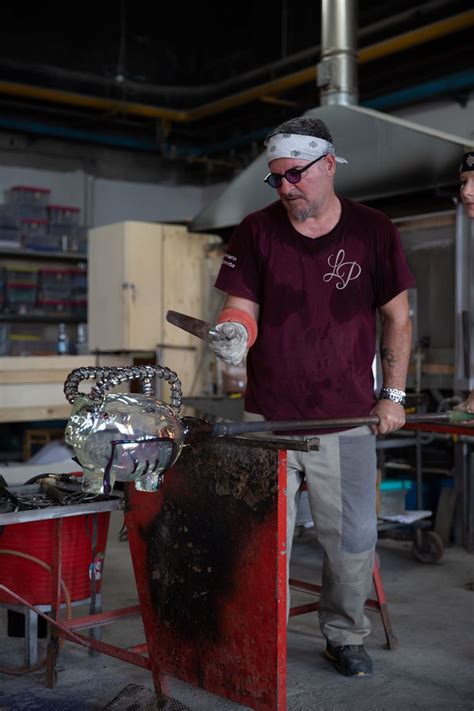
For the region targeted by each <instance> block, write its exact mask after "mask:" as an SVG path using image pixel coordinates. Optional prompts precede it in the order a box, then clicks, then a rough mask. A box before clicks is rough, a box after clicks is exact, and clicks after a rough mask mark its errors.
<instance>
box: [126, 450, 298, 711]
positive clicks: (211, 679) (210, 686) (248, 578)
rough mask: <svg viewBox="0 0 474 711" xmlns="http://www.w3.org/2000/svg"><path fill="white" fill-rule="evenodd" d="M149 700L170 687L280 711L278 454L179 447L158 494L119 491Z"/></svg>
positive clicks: (282, 501)
mask: <svg viewBox="0 0 474 711" xmlns="http://www.w3.org/2000/svg"><path fill="white" fill-rule="evenodd" d="M126 523H127V527H128V535H129V543H130V550H131V553H132V560H133V564H134V568H135V577H136V581H137V588H138V594H139V598H140V605H141V609H142V616H143V623H144V628H145V634H146V638H147V643H148V650H149V658H150V666H151V671H152V674H153V681H154V685H155V688H156V690H157V691H158V690H161V689H162V685H163V675H164V674H167V675H171V676H173V677H178V678H180V679H183V680H184V681H187V682H189V683H191V684H193V685H194V686H199V687H201V688H204V689H207V690H208V691H211V692H213V693H216V694H218V695H219V696H222V697H225V698H228V699H232V700H234V701H237V702H238V703H241V704H244V705H247V706H250V707H251V708H252V709H256V710H259V711H276V710H278V711H284V709H285V708H286V541H285V539H286V451H278V449H277V447H276V446H275V444H274V443H272V442H265V441H257V442H255V441H253V440H248V441H247V442H246V441H245V440H243V439H240V440H230V439H227V438H226V441H220V440H218V439H211V440H209V441H208V442H206V443H202V444H200V445H199V446H196V447H194V446H191V447H186V448H185V449H184V450H183V452H182V454H181V456H180V458H179V460H178V462H177V464H176V465H175V466H174V467H173V470H172V471H171V472H169V473H168V474H167V475H166V476H165V483H164V486H163V489H162V490H160V491H159V492H157V493H156V494H149V493H141V492H138V491H136V489H135V487H134V486H128V485H127V486H126Z"/></svg>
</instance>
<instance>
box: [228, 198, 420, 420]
mask: <svg viewBox="0 0 474 711" xmlns="http://www.w3.org/2000/svg"><path fill="white" fill-rule="evenodd" d="M340 201H341V206H342V212H341V218H340V220H339V222H338V224H337V225H336V226H335V227H334V229H333V230H331V232H329V233H328V234H326V235H323V236H322V237H318V238H316V239H311V238H309V237H305V236H304V235H302V234H300V233H299V232H297V231H296V230H295V229H294V227H293V226H292V224H291V222H290V220H289V219H288V216H287V213H286V209H285V207H284V206H283V204H282V203H281V202H280V201H277V202H274V203H272V204H271V205H269V206H268V207H266V208H264V209H263V210H259V211H257V212H254V213H252V214H250V215H248V216H247V217H246V218H245V219H244V220H243V221H242V222H241V224H240V225H239V226H238V227H237V228H236V230H235V232H234V234H233V235H232V238H231V240H230V243H229V245H228V248H227V251H226V254H225V256H224V258H223V261H222V265H221V268H220V271H219V274H218V276H217V280H216V282H215V286H216V287H217V288H218V289H221V290H222V291H225V292H227V293H228V294H231V295H232V296H240V297H243V298H245V299H249V300H251V301H254V302H256V303H258V304H259V306H260V314H259V322H258V337H257V340H256V342H255V344H254V345H253V346H252V348H250V350H249V353H248V355H247V377H248V381H247V388H246V393H245V409H246V410H247V411H249V412H254V413H259V414H261V415H263V416H264V417H265V419H267V420H290V419H291V420H292V419H298V420H300V419H321V418H334V417H341V416H343V417H360V416H366V415H368V414H369V412H370V410H371V408H372V406H373V405H374V402H375V396H374V382H373V373H372V363H373V359H374V356H375V349H376V343H375V329H376V312H377V308H378V307H380V306H383V304H386V303H387V302H388V301H390V300H391V299H393V298H394V297H395V296H396V295H397V294H399V293H400V292H402V291H404V290H405V289H407V288H409V287H412V286H414V285H415V279H414V277H413V274H412V273H411V271H410V269H409V267H408V265H407V263H406V259H405V256H404V254H403V249H402V245H401V240H400V235H399V233H398V231H397V229H396V228H395V226H394V225H393V224H392V222H391V221H390V220H389V219H388V217H387V216H386V215H384V214H383V213H381V212H379V211H378V210H373V209H372V208H369V207H366V206H364V205H361V204H358V203H356V202H353V201H352V200H347V199H345V198H340ZM330 431H333V430H327V429H325V430H321V432H330ZM312 432H317V431H316V430H312Z"/></svg>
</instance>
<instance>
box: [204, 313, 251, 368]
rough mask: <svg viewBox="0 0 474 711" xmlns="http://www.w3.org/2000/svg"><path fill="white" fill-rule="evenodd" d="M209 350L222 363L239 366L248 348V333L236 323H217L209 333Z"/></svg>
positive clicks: (242, 326)
mask: <svg viewBox="0 0 474 711" xmlns="http://www.w3.org/2000/svg"><path fill="white" fill-rule="evenodd" d="M210 335H211V340H210V341H209V348H210V349H211V350H212V351H213V353H214V354H215V356H216V357H217V358H219V360H222V361H224V363H230V364H231V365H239V364H240V363H241V362H242V361H243V359H244V356H245V354H246V353H247V346H248V333H247V329H246V328H245V326H244V325H243V324H241V323H238V321H224V323H218V324H217V326H214V328H213V329H212V331H211V334H210Z"/></svg>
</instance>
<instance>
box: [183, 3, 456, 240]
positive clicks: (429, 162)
mask: <svg viewBox="0 0 474 711" xmlns="http://www.w3.org/2000/svg"><path fill="white" fill-rule="evenodd" d="M357 6H358V3H357V0H321V61H320V63H319V64H318V72H317V77H318V87H319V89H320V103H321V106H319V107H316V108H314V109H310V110H309V111H307V112H306V113H305V114H304V115H305V116H312V117H315V118H319V119H322V120H323V121H324V122H325V123H326V124H327V126H328V128H329V130H330V131H331V133H332V135H333V139H334V144H335V147H336V152H337V154H338V155H340V156H343V157H344V158H346V159H347V160H348V161H349V165H342V166H338V168H337V170H336V176H335V182H334V186H335V190H336V192H337V193H339V194H340V195H343V196H345V197H348V198H352V199H354V200H359V201H361V202H366V201H371V200H376V199H379V198H389V197H394V196H397V195H403V194H405V195H406V194H407V193H415V192H419V191H422V190H423V191H426V190H433V189H436V188H440V187H443V186H447V185H452V184H453V183H454V182H455V181H456V175H457V172H458V166H459V164H460V162H461V157H462V154H463V152H464V147H465V145H466V142H467V141H468V139H466V138H462V137H459V136H454V135H451V134H448V133H444V132H442V131H437V130H433V129H430V128H427V127H426V126H422V125H419V124H416V123H412V122H410V121H405V120H403V119H399V118H396V117H394V116H391V115H390V114H384V113H382V112H379V111H375V110H373V109H368V108H365V107H362V106H360V105H358V104H357V99H358V90H357V47H356V35H357V33H356V27H357V9H358V7H357ZM267 172H268V166H267V161H266V155H265V153H263V154H262V155H260V156H259V157H258V158H257V159H256V160H255V161H254V162H253V163H252V164H251V165H250V166H249V167H248V168H246V169H245V170H244V171H242V173H240V175H238V177H236V178H235V179H234V180H233V181H231V183H230V184H229V185H228V187H227V188H226V189H225V190H224V191H223V192H222V193H221V195H220V196H219V197H218V198H217V199H216V200H214V201H213V202H211V203H210V204H209V205H208V206H207V207H205V208H204V210H202V211H201V212H200V213H199V214H198V215H197V216H196V217H195V218H194V220H193V222H192V223H191V229H192V230H193V231H201V230H202V231H208V230H211V231H212V230H215V229H220V228H226V227H234V226H235V225H237V224H238V223H239V222H240V221H241V220H242V219H243V218H244V217H245V216H246V215H247V214H248V213H249V212H253V211H254V210H258V209H260V208H262V207H265V205H268V204H269V203H271V202H273V201H274V200H276V199H277V198H278V195H277V193H276V192H275V191H274V190H272V188H270V187H269V186H268V185H266V184H265V183H264V182H263V178H264V176H265V175H266V173H267Z"/></svg>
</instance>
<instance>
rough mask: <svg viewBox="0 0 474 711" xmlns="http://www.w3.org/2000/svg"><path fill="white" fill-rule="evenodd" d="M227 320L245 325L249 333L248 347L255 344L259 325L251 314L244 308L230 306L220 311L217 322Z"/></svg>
mask: <svg viewBox="0 0 474 711" xmlns="http://www.w3.org/2000/svg"><path fill="white" fill-rule="evenodd" d="M226 321H237V322H238V323H241V324H242V326H245V328H246V329H247V333H248V348H250V346H253V344H254V343H255V341H256V340H257V333H258V326H257V322H256V321H255V319H254V318H253V317H252V316H250V314H248V313H247V312H246V311H243V310H242V309H236V308H231V307H228V308H226V309H223V310H222V311H221V312H220V314H219V317H218V319H217V323H225V322H226Z"/></svg>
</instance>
